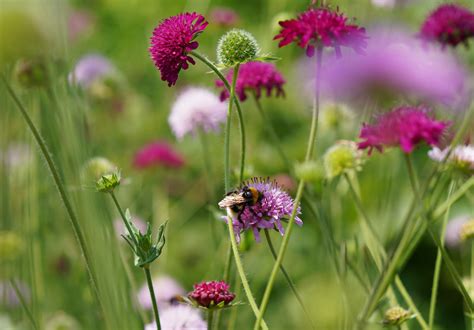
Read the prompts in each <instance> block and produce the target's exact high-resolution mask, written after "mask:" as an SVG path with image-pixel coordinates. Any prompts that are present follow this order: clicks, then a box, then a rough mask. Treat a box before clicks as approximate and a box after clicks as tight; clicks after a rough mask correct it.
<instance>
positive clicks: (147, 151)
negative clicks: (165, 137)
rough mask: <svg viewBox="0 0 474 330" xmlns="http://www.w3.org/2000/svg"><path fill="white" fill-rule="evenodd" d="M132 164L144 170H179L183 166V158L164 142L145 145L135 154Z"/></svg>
mask: <svg viewBox="0 0 474 330" xmlns="http://www.w3.org/2000/svg"><path fill="white" fill-rule="evenodd" d="M133 164H134V165H135V167H136V168H139V169H145V168H149V167H153V166H163V167H170V168H179V167H181V166H183V165H184V159H183V157H182V156H181V155H180V154H178V153H177V152H176V151H175V150H174V149H173V148H172V147H171V145H169V144H168V143H166V142H162V141H157V142H152V143H150V144H147V145H145V146H144V147H143V148H141V149H140V150H139V151H138V152H137V153H136V154H135V159H134V161H133Z"/></svg>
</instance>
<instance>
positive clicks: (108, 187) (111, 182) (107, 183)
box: [96, 171, 121, 193]
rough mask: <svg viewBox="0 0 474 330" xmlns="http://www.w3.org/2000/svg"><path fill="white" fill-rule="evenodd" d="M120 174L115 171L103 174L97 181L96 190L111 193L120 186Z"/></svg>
mask: <svg viewBox="0 0 474 330" xmlns="http://www.w3.org/2000/svg"><path fill="white" fill-rule="evenodd" d="M120 179H121V177H120V172H119V171H115V172H113V173H108V174H104V175H102V176H101V177H100V179H99V180H97V183H96V189H97V191H100V192H103V193H111V192H113V191H114V189H115V187H117V186H119V185H120Z"/></svg>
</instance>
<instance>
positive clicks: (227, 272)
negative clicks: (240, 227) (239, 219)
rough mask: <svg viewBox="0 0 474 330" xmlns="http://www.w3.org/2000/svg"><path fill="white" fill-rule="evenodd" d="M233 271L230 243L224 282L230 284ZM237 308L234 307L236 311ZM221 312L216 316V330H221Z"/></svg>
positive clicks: (230, 244)
mask: <svg viewBox="0 0 474 330" xmlns="http://www.w3.org/2000/svg"><path fill="white" fill-rule="evenodd" d="M231 269H232V243H231V242H229V248H228V249H227V256H226V258H225V264H224V282H226V283H230V271H231ZM235 308H236V307H234V309H235ZM221 313H222V311H221V310H218V311H217V314H216V329H219V326H220V322H221Z"/></svg>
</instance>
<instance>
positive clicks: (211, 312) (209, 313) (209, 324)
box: [207, 308, 214, 330]
mask: <svg viewBox="0 0 474 330" xmlns="http://www.w3.org/2000/svg"><path fill="white" fill-rule="evenodd" d="M213 323H214V309H212V308H210V309H208V310H207V329H208V330H214V325H213Z"/></svg>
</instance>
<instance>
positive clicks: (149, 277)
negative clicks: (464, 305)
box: [143, 265, 161, 330]
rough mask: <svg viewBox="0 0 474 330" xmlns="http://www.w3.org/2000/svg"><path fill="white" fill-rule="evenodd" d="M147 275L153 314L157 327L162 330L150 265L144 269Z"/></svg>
mask: <svg viewBox="0 0 474 330" xmlns="http://www.w3.org/2000/svg"><path fill="white" fill-rule="evenodd" d="M143 270H144V271H145V275H146V282H147V284H148V290H150V297H151V302H152V304H153V314H154V315H155V321H156V327H157V329H158V330H161V322H160V315H159V314H158V305H157V304H156V296H155V290H154V289H153V281H152V280H151V274H150V265H146V266H145V267H143Z"/></svg>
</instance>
